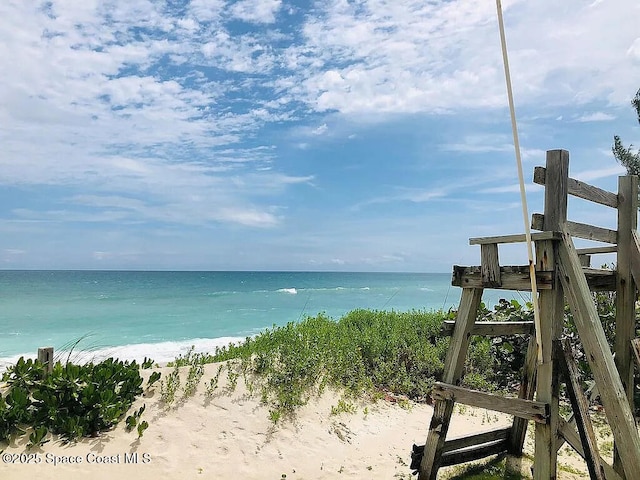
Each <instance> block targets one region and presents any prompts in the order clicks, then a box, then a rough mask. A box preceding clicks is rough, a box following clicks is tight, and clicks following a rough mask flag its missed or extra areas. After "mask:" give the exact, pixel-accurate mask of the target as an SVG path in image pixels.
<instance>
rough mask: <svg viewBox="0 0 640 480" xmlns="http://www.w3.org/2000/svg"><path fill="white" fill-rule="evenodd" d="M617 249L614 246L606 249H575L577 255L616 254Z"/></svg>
mask: <svg viewBox="0 0 640 480" xmlns="http://www.w3.org/2000/svg"><path fill="white" fill-rule="evenodd" d="M617 251H618V247H617V246H616V245H613V246H606V247H590V248H576V252H578V255H596V254H598V253H616V252H617Z"/></svg>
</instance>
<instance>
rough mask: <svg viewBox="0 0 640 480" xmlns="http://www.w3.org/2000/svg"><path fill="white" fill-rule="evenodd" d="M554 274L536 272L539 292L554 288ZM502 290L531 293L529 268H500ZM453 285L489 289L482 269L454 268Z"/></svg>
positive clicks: (457, 266)
mask: <svg viewBox="0 0 640 480" xmlns="http://www.w3.org/2000/svg"><path fill="white" fill-rule="evenodd" d="M552 278H553V274H552V272H536V280H537V287H538V290H545V289H547V290H550V289H552V288H553V282H552V281H551V280H552ZM500 283H501V285H500V286H499V287H492V288H498V289H500V290H521V291H531V280H530V278H529V266H528V265H526V266H521V265H516V266H504V267H500ZM451 285H453V286H454V287H462V288H489V286H488V285H485V283H484V280H483V278H482V267H478V266H473V267H463V266H459V265H454V266H453V276H452V279H451Z"/></svg>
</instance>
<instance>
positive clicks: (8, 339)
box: [0, 271, 500, 366]
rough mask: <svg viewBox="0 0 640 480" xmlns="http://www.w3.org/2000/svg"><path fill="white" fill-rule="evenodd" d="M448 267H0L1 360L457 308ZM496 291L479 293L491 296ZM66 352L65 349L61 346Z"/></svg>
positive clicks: (152, 353) (165, 356)
mask: <svg viewBox="0 0 640 480" xmlns="http://www.w3.org/2000/svg"><path fill="white" fill-rule="evenodd" d="M450 279H451V276H450V274H448V273H424V274H416V273H327V272H134V271H0V307H1V308H0V325H2V326H3V328H2V331H1V332H0V366H1V364H6V363H7V362H10V361H14V360H15V359H16V358H17V357H18V356H20V355H23V354H25V355H31V356H33V355H34V354H35V352H36V351H37V348H38V347H42V346H53V347H54V349H55V351H57V352H62V351H64V350H70V348H69V345H70V343H72V342H75V341H77V340H80V342H79V343H78V345H77V347H75V348H74V349H73V353H72V355H73V356H74V359H76V360H80V359H82V358H76V357H83V358H84V359H97V358H101V357H104V356H108V355H117V356H119V357H120V358H128V359H134V358H135V359H138V360H141V359H142V358H143V357H144V356H148V357H152V358H154V360H156V361H158V362H163V361H168V360H171V359H173V358H174V357H175V356H176V354H178V353H180V352H184V351H186V349H188V348H189V347H190V346H191V345H195V346H196V349H197V350H200V351H207V350H209V351H211V350H213V349H215V346H218V345H223V344H227V343H228V342H230V341H235V340H238V339H243V338H245V337H246V336H250V335H254V334H256V333H258V332H259V331H261V330H263V329H264V328H267V327H271V326H273V325H282V324H286V323H287V322H290V321H297V320H299V319H301V318H304V316H306V315H316V314H318V313H320V312H324V313H326V314H327V315H329V316H330V317H332V318H335V319H338V318H339V317H340V316H342V315H344V314H345V313H347V312H348V311H350V310H353V309H356V308H368V309H387V310H391V309H393V310H397V311H406V310H411V309H426V310H439V309H445V310H447V309H449V308H456V307H457V303H458V301H459V298H460V290H459V289H458V288H455V287H450ZM499 297H500V295H498V294H497V293H493V294H489V295H487V296H485V302H486V303H487V304H488V305H493V303H495V301H497V299H498V298H499ZM65 355H67V354H65Z"/></svg>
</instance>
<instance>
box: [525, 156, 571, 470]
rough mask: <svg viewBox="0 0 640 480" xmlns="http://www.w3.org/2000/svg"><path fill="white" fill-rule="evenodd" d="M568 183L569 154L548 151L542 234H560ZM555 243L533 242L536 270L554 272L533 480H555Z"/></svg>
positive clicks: (560, 306) (543, 316) (544, 322)
mask: <svg viewBox="0 0 640 480" xmlns="http://www.w3.org/2000/svg"><path fill="white" fill-rule="evenodd" d="M568 181H569V152H567V151H566V150H550V151H548V152H547V167H546V181H545V182H546V185H545V190H544V225H543V228H544V230H545V231H556V232H557V231H561V230H562V229H563V227H564V225H565V223H566V221H567V196H568ZM556 245H557V242H553V241H541V242H536V270H539V271H553V272H554V277H555V279H554V280H555V282H554V283H555V285H554V289H553V290H546V291H545V290H541V291H540V297H539V298H540V326H541V330H542V331H541V332H540V339H541V342H542V345H540V346H539V348H541V349H542V363H541V364H539V365H538V374H537V381H536V392H537V393H536V400H538V401H539V402H544V403H548V404H549V409H550V421H549V423H548V424H547V425H542V424H536V426H535V429H536V430H535V433H536V434H535V456H534V462H533V476H534V479H535V480H549V479H550V478H556V464H557V458H558V456H557V449H556V445H555V444H556V442H557V439H558V433H557V432H558V415H559V410H558V406H559V395H560V391H559V385H558V381H557V372H556V371H555V369H554V354H553V341H554V340H557V339H558V338H560V334H561V332H562V319H563V318H564V294H563V290H562V286H561V285H560V282H559V281H558V268H557V251H556V248H557V247H556Z"/></svg>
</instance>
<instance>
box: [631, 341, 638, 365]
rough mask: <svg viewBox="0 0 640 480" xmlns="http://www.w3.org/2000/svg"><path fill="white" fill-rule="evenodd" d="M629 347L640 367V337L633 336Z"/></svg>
mask: <svg viewBox="0 0 640 480" xmlns="http://www.w3.org/2000/svg"><path fill="white" fill-rule="evenodd" d="M631 348H632V349H633V353H634V354H635V357H636V363H637V364H638V367H640V338H634V339H633V340H631Z"/></svg>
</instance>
